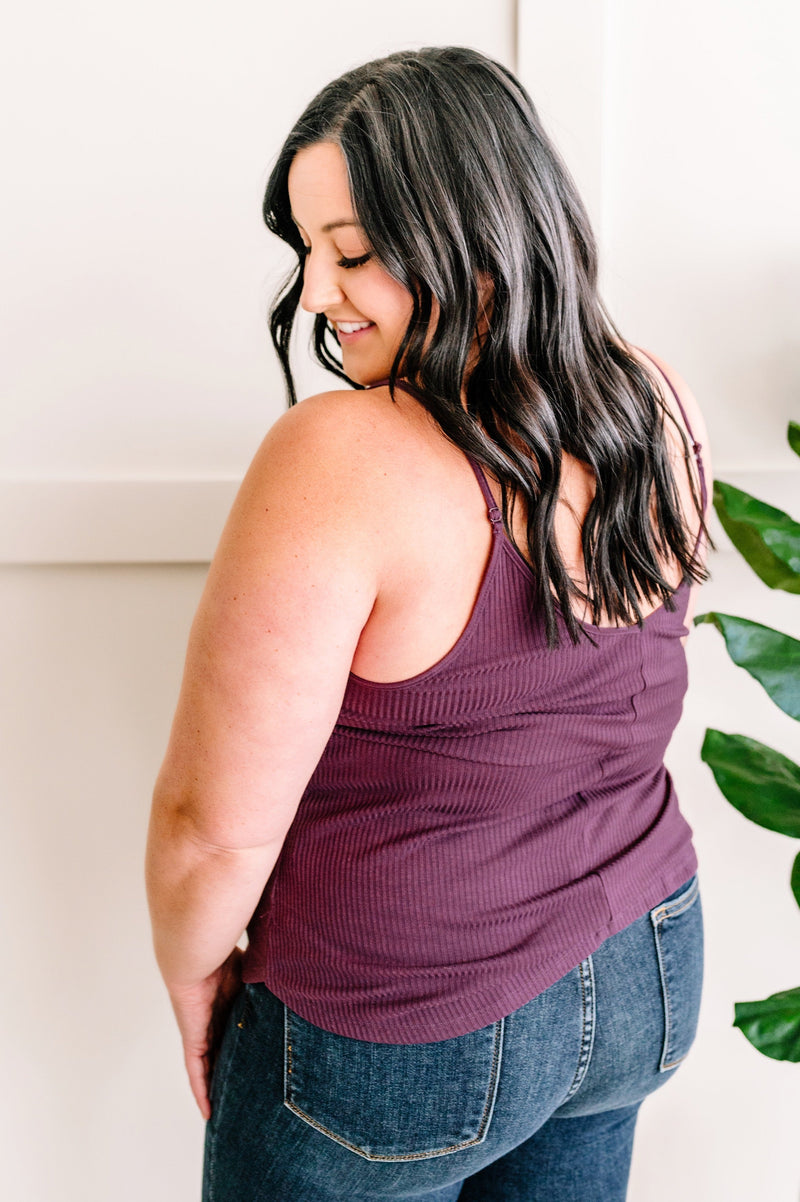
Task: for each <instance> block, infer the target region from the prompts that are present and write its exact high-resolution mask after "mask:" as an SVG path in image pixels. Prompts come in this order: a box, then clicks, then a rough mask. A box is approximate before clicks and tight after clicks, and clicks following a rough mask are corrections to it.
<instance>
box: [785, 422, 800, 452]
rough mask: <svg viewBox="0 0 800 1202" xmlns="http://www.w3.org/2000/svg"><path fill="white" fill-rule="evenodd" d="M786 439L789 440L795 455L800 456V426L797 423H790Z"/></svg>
mask: <svg viewBox="0 0 800 1202" xmlns="http://www.w3.org/2000/svg"><path fill="white" fill-rule="evenodd" d="M786 437H787V438H788V439H789V446H790V447H791V448H792V450H793V451H794V453H795V455H800V424H798V423H797V422H789V429H788V430H787V432H786Z"/></svg>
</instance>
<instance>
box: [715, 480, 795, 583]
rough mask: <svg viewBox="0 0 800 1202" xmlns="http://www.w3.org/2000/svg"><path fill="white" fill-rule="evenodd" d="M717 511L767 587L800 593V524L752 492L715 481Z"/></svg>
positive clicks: (736, 545)
mask: <svg viewBox="0 0 800 1202" xmlns="http://www.w3.org/2000/svg"><path fill="white" fill-rule="evenodd" d="M713 496H714V509H715V510H716V512H717V516H718V517H719V520H720V521H721V522H722V525H723V527H724V529H725V533H726V534H727V535H728V537H729V538H730V540H731V542H732V543H733V545H734V546H735V547H736V549H737V551H740V552H741V554H742V555H743V556H744V558H745V559H746V560H747V562H748V563H749V565H750V567H751V568H752V569H753V571H754V572H756V573H757V574H758V575H759V576H760V577H761V579H762V580H763V581H764V583H765V584H767V585H769V587H770V588H779V589H783V590H784V592H787V593H800V523H798V522H796V521H795V520H794V519H793V518H791V517H790V516H789V514H788V513H784V511H783V510H782V509H775V507H774V506H772V505H767V504H766V503H765V502H764V501H759V500H758V499H757V498H756V497H751V496H750V494H749V493H746V492H743V491H742V490H741V489H740V488H735V487H734V486H733V485H732V484H726V483H725V482H724V481H723V480H715V481H714V493H713Z"/></svg>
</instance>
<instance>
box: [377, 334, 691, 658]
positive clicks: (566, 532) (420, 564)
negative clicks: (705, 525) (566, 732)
mask: <svg viewBox="0 0 800 1202" xmlns="http://www.w3.org/2000/svg"><path fill="white" fill-rule="evenodd" d="M631 349H632V350H633V351H634V353H635V354H636V356H637V358H639V359H640V361H642V362H644V363H645V365H649V366H650V368H651V372H652V374H653V375H654V376H655V377H656V378H660V377H658V373H657V372H656V371H655V370H654V369H653V367H652V361H651V360H649V359H648V358H647V356H646V355H645V354H644V353H643V352H638V351H636V350H635V348H631ZM658 362H659V363H660V360H659V361H658ZM668 371H669V374H670V377H672V376H673V373H672V372H671V369H668ZM661 382H662V384H663V390H662V391H663V395H664V398H665V402H666V404H667V407H668V408H669V410H670V411H671V412H672V413H673V415H674V417H675V419H676V421H677V422H678V424H679V426H681V427H682V428H683V429H684V430H685V429H686V426H685V422H684V420H683V417H682V414H681V411H680V408H679V406H678V404H677V403H676V399H675V397H674V396H673V394H672V391H671V390H670V388H668V387H667V385H666V383H664V381H663V379H661ZM376 392H377V393H379V396H376V397H375V398H374V399H375V400H378V399H380V400H383V399H384V398H385V400H386V403H387V405H390V404H391V402H390V400H389V390H388V387H385V386H383V387H381V388H380V389H376ZM678 395H679V397H680V401H681V404H682V405H683V407H684V409H685V410H686V414H687V417H688V419H689V422H690V424H691V432H688V431H687V437H688V438H689V442H690V443H691V440H692V437H691V436H692V435H694V438H695V439H696V440H697V441H699V442H700V444H701V445H702V446H703V448H704V452H703V465H704V468H705V472H706V479H707V480H710V479H711V478H712V468H711V463H710V458H709V457H708V452H707V446H708V440H707V435H706V429H705V423H704V422H703V418H702V414H701V412H700V410H699V407H698V405H697V402H696V401H695V399H694V397H693V396H692V395H691V393H690V391H689V389H688V388H687V387H686V385H685V384H684V383H683V382H682V381H681V382H680V384H679V389H678ZM396 396H397V410H398V411H397V412H395V413H389V412H388V411H387V412H386V413H384V414H383V415H382V416H383V417H384V419H385V422H386V424H385V425H384V424H383V422H381V421H380V420H379V419H380V417H381V415H380V413H379V412H378V411H377V410H374V411H373V412H374V414H375V418H376V425H375V427H373V428H374V430H375V455H376V456H382V463H385V471H386V473H387V475H386V477H385V479H386V488H385V489H383V488H381V489H380V492H379V494H378V495H377V496H376V498H375V500H376V503H377V509H376V508H375V507H373V509H372V510H371V512H370V514H369V520H370V521H371V522H377V523H378V524H379V525H381V526H382V527H383V529H384V533H385V545H386V547H387V549H388V550H389V551H390V552H391V554H390V557H389V558H388V560H387V563H386V565H385V567H384V574H383V581H382V587H381V590H380V592H379V594H378V597H377V600H376V603H375V606H374V609H373V611H372V613H371V614H370V617H369V620H368V622H367V624H366V626H365V627H364V630H363V632H362V635H361V638H360V640H359V643H358V647H357V649H356V654H355V657H354V659H353V671H354V672H355V673H356V674H357V675H359V676H362V677H364V678H366V679H368V680H375V681H396V680H404V679H407V678H408V677H410V676H415V675H416V674H417V673H419V672H422V671H424V670H425V669H426V668H428V667H430V666H431V664H434V663H436V662H437V660H439V659H441V657H442V656H443V655H445V654H446V653H447V651H448V650H449V649H450V647H452V646H453V645H454V643H455V642H456V640H457V639H458V637H459V635H460V633H461V631H462V630H463V629H464V627H465V626H466V624H467V622H468V620H469V615H470V613H471V612H472V608H473V606H474V603H475V599H476V597H477V595H478V591H479V588H480V583H481V579H482V577H483V573H484V570H485V568H486V564H487V561H488V558H489V553H490V547H491V532H490V531H489V530H488V529H487V524H486V520H485V505H484V502H483V498H482V496H481V494H480V491H479V490H478V488H477V487H476V481H475V477H474V474H473V472H472V471H471V470H470V467H469V464H468V462H467V460H466V458H465V457H464V454H463V453H462V452H461V451H460V450H459V449H458V448H457V447H455V446H454V445H453V444H452V443H450V442H449V441H448V440H447V439H446V438H445V437H444V435H443V434H442V432H441V430H440V429H439V428H438V426H437V425H436V424H435V423H434V422H433V420H432V419H431V418H430V417H429V415H428V414H427V412H426V411H425V410H424V409H423V408H422V406H421V405H420V404H419V403H418V402H417V401H415V400H414V398H413V396H410V395H409V394H408V393H407V392H406V391H405V390H404V389H402V388H398V389H397V391H396ZM372 399H373V398H370V400H372ZM665 432H666V434H667V437H668V438H669V439H670V443H671V449H672V453H673V465H674V469H675V475H676V480H677V483H678V488H679V492H680V495H681V499H682V504H683V508H684V513H685V515H686V521H687V524H688V525H689V528H690V529H692V530H693V531H696V527H697V515H696V510H695V507H694V504H693V501H692V496H691V490H690V486H689V480H688V474H687V467H686V464H685V462H684V459H683V455H682V448H681V444H680V440H679V436H678V435H677V433H676V432H675V431H674V428H673V427H672V425H671V423H669V422H666V423H665ZM389 440H390V441H391V447H392V451H391V455H387V454H386V453H385V450H383V448H384V447H385V446H386V445H387V442H388V441H389ZM562 463H563V466H562V480H561V490H560V496H559V500H560V505H559V510H558V512H557V516H556V519H555V533H556V538H557V541H558V544H559V547H560V549H561V553H562V556H563V559H564V562H565V564H566V566H567V569H568V571H569V573H570V575H571V576H572V577H573V579H574V580H576V581H577V582H578V583H579V584H583V574H582V556H581V543H580V530H581V524H582V522H583V519H584V517H585V514H586V510H587V509H588V507H589V504H590V502H591V499H592V496H593V492H594V483H593V479H592V475H591V472H590V470H589V469H588V467H587V466H586V465H585V464H582V463H580V462H579V461H578V460H576V459H574V458H573V457H571V456H569V455H568V454H566V453H563V460H562ZM693 470H694V473H695V481H697V472H696V467H695V468H694V469H693ZM490 487H492V489H493V492H494V495H495V499H496V500H497V502H498V504H499V498H500V491H499V487H498V486H497V485H496V484H490ZM698 495H699V489H698ZM514 535H515V542H516V545H517V547H518V548H524V547H525V510H524V506H523V505H521V504H518V505H517V506H516V507H515V513H514ZM665 574H666V576H667V579H669V580H670V582H671V583H673V584H674V585H675V586H676V587H677V585H678V583H679V582H680V581H679V577H678V576H677V575H676V573H675V570H674V567H673V568H672V570H671V571H670V570H666V571H665ZM693 591H696V588H695V590H693ZM690 605H691V606H693V598H692V600H691V601H690ZM657 607H658V601H657V600H656V601H653V600H652V599H651V600H649V601H648V602H647V603H643V604H642V606H641V608H642V614H643V616H646V615H647V614H648V613H649V612H651V611H652V610H653V609H654V608H657ZM690 612H691V610H690ZM576 617H578V618H579V619H582V620H584V621H586V615H585V614H584V613H583V612H578V611H577V610H576ZM601 625H606V623H605V622H603V623H601Z"/></svg>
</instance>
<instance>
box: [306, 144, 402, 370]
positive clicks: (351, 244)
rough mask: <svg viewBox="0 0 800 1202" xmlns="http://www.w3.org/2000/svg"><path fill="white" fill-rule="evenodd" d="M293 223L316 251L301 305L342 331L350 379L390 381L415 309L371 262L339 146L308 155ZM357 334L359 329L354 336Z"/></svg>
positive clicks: (320, 148)
mask: <svg viewBox="0 0 800 1202" xmlns="http://www.w3.org/2000/svg"><path fill="white" fill-rule="evenodd" d="M288 188H289V200H290V202H291V210H292V218H293V220H294V222H295V224H296V225H297V227H298V229H299V231H300V235H301V237H302V239H303V242H304V243H305V245H306V247H307V248H308V253H307V255H306V260H305V273H304V280H303V292H302V295H301V297H300V304H301V305H302V306H303V308H304V309H306V310H307V311H308V312H309V313H324V314H325V316H326V317H327V319H328V321H329V322H330V324H331V326H332V327H333V328H334V330H335V331H336V336H337V338H338V340H339V343H340V346H341V349H342V363H343V366H344V370H345V373H346V374H347V375H348V376H349V377H350V379H351V380H355V381H356V382H357V383H358V384H373V383H375V382H376V381H377V380H381V379H384V378H385V377H387V376H388V375H389V370H390V368H391V365H392V362H393V360H394V357H395V355H396V353H397V350H398V348H399V346H400V343H401V341H402V339H403V335H404V334H405V331H406V328H407V326H408V323H409V320H410V318H411V313H412V310H413V301H412V297H411V293H410V292H409V291H408V290H407V289H406V288H404V287H403V285H402V284H399V283H398V282H397V280H395V279H393V278H392V276H390V275H389V274H388V273H387V272H386V271H385V270H384V268H383V267H381V266H380V264H379V263H378V262H377V260H376V259H375V258H374V256H372V255H371V254H370V248H369V246H368V244H367V242H366V240H365V239H366V235H365V233H364V231H363V229H362V228H361V226H360V225H359V224H358V220H357V218H356V216H355V214H354V212H353V206H352V202H351V200H350V189H349V186H348V180H347V167H346V164H345V160H344V156H343V154H342V152H341V150H340V149H339V147H338V146H336V145H334V144H333V143H331V142H320V143H317V144H316V145H315V146H307V147H305V148H304V149H303V150H300V151H298V152H297V154H296V155H295V157H294V159H293V160H292V164H291V166H290V168H289V178H288ZM354 327H355V328H354Z"/></svg>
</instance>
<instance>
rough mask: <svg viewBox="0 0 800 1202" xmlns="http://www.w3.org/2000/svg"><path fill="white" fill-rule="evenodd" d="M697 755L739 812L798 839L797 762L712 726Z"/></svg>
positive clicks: (799, 794) (799, 780)
mask: <svg viewBox="0 0 800 1202" xmlns="http://www.w3.org/2000/svg"><path fill="white" fill-rule="evenodd" d="M700 758H701V759H702V760H703V761H704V762H705V763H706V764H708V766H709V768H710V769H711V771H712V772H713V773H714V780H715V781H716V782H717V784H718V785H719V788H720V789H721V791H722V793H723V794H724V796H725V797H726V798H727V799H728V801H729V802H730V803H731V805H732V806H734V807H735V808H736V809H737V810H738V811H739V813H740V814H743V815H744V816H745V818H749V819H750V821H751V822H755V823H757V824H758V825H759V826H764V827H766V828H767V830H770V831H778V832H779V833H780V834H782V835H790V836H792V838H794V839H800V764H795V763H794V761H793V760H790V759H788V758H787V756H785V755H781V753H780V752H779V751H775V750H774V749H773V748H772V747H767V746H766V744H764V743H758V742H757V741H756V740H755V739H748V738H747V736H746V735H729V734H725V732H724V731H721V730H713V729H711V728H709V729H708V730H706V734H705V738H704V739H703V746H702V747H701V749H700Z"/></svg>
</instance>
